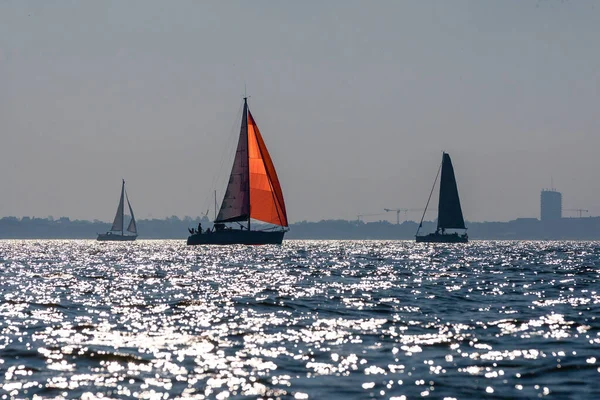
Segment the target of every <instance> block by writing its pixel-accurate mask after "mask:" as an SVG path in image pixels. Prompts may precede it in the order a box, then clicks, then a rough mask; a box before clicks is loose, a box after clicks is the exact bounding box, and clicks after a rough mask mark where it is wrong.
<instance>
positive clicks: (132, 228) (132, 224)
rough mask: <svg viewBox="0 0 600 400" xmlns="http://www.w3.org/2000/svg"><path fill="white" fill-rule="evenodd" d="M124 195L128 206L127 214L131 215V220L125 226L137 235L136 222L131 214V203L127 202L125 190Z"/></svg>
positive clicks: (128, 230)
mask: <svg viewBox="0 0 600 400" xmlns="http://www.w3.org/2000/svg"><path fill="white" fill-rule="evenodd" d="M125 197H126V198H127V206H129V214H130V215H131V221H130V222H129V226H128V227H127V232H131V233H135V234H136V235H137V224H136V223H135V217H134V216H133V208H131V203H130V202H129V196H127V192H125Z"/></svg>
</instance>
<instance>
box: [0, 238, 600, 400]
mask: <svg viewBox="0 0 600 400" xmlns="http://www.w3.org/2000/svg"><path fill="white" fill-rule="evenodd" d="M0 262H1V263H2V271H1V272H0V290H1V297H0V374H1V375H0V376H1V377H0V396H5V397H3V398H32V397H35V396H40V397H42V398H72V397H81V398H100V397H103V398H123V397H135V398H145V399H159V398H160V399H166V398H196V399H204V398H217V399H226V398H240V397H250V398H253V397H263V398H296V399H307V398H315V399H322V398H327V397H330V398H357V399H363V398H393V399H405V398H416V397H431V398H461V399H462V398H482V397H488V396H489V397H494V396H500V397H504V398H515V397H521V398H534V397H544V396H550V397H552V396H554V397H574V398H600V389H599V387H598V385H596V384H595V382H596V381H597V380H598V379H599V378H600V360H597V357H599V358H600V356H598V355H599V354H600V323H599V321H598V320H597V317H596V316H597V315H598V316H600V314H599V311H600V308H599V304H600V296H599V294H598V290H599V288H600V286H599V285H598V281H599V266H600V244H599V243H593V242H472V243H470V244H468V245H459V246H457V245H427V244H415V243H412V242H396V241H349V242H339V241H288V242H285V243H284V245H283V246H259V247H246V246H239V247H238V246H231V247H187V246H185V244H184V243H183V242H180V241H139V242H135V243H97V242H94V241H0Z"/></svg>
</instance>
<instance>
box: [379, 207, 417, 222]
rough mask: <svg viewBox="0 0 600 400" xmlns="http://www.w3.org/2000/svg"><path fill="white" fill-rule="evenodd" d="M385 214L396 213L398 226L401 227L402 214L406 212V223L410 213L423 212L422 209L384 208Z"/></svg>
mask: <svg viewBox="0 0 600 400" xmlns="http://www.w3.org/2000/svg"><path fill="white" fill-rule="evenodd" d="M384 210H385V212H392V211H394V212H395V213H396V225H400V213H401V212H404V220H405V221H406V213H407V212H409V211H423V209H422V208H384Z"/></svg>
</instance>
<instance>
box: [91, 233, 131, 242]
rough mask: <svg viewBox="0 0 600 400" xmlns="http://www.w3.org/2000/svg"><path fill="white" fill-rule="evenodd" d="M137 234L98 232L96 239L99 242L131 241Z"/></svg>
mask: <svg viewBox="0 0 600 400" xmlns="http://www.w3.org/2000/svg"><path fill="white" fill-rule="evenodd" d="M136 238H137V235H118V234H117V235H115V234H112V233H111V234H110V235H109V234H108V233H99V234H98V238H97V239H96V240H97V241H99V242H133V241H134V240H135V239H136Z"/></svg>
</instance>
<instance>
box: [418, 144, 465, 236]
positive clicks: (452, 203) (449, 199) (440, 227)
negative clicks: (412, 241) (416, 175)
mask: <svg viewBox="0 0 600 400" xmlns="http://www.w3.org/2000/svg"><path fill="white" fill-rule="evenodd" d="M440 170H441V171H442V177H441V179H440V199H439V203H438V224H437V230H436V231H435V232H433V233H430V234H428V235H422V236H419V230H420V229H421V227H422V226H423V218H424V217H425V213H426V212H427V207H428V206H429V201H430V200H431V195H432V194H433V189H434V187H435V183H436V182H437V179H438V177H439V175H440ZM446 229H464V230H465V232H464V233H463V234H462V235H459V234H458V233H456V232H453V233H446ZM466 231H467V228H466V227H465V220H464V219H463V214H462V209H461V207H460V199H459V197H458V187H457V186H456V178H455V176H454V168H453V167H452V161H451V160H450V155H448V154H447V153H443V156H442V164H441V166H440V169H439V170H438V173H437V175H436V177H435V181H434V182H433V187H432V188H431V193H429V198H428V199H427V205H426V206H425V212H423V217H421V222H420V223H419V229H417V234H416V239H417V243H467V242H468V241H469V237H468V236H467V232H466Z"/></svg>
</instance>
